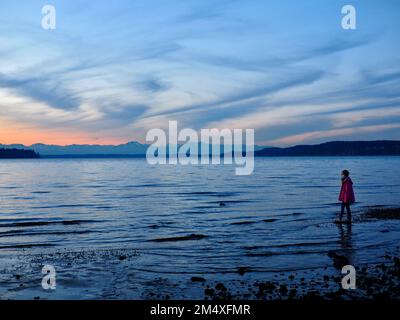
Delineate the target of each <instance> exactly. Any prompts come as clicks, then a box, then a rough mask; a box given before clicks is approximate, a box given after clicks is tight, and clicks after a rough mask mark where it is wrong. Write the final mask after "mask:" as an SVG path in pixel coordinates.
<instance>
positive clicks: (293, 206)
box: [0, 157, 400, 276]
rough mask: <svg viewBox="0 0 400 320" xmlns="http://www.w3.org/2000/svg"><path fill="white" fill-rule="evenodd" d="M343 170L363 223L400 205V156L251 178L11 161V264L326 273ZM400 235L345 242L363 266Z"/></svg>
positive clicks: (297, 161) (138, 162)
mask: <svg viewBox="0 0 400 320" xmlns="http://www.w3.org/2000/svg"><path fill="white" fill-rule="evenodd" d="M344 168H347V169H349V170H350V172H351V176H352V179H353V181H354V188H355V193H356V198H357V203H356V204H355V205H354V206H353V210H354V214H355V215H357V214H358V213H360V211H361V210H364V209H366V208H368V207H374V206H399V205H400V197H399V194H400V175H399V173H400V157H351V158H348V157H346V158H335V157H332V158H330V157H324V158H303V157H302V158H269V159H264V158H259V159H256V163H255V170H254V173H253V175H251V176H235V174H234V167H232V166H228V165H221V166H171V165H164V166H149V165H148V164H147V163H146V161H145V160H144V159H99V160H98V159H38V160H8V161H1V162H0V256H1V255H2V256H10V255H14V254H32V253H36V252H43V251H46V250H50V249H53V250H54V249H61V248H62V249H68V250H69V249H70V250H80V249H81V248H85V249H88V248H89V249H96V248H135V249H139V250H140V252H141V256H140V257H139V258H138V261H137V264H136V268H137V270H138V271H143V272H147V273H149V274H153V275H155V276H157V275H158V274H159V275H165V274H229V273H231V272H236V270H237V268H238V267H241V266H246V267H249V268H250V270H251V272H252V273H254V274H260V273H261V274H262V273H263V272H270V271H281V270H282V271H284V270H299V269H306V268H312V267H319V266H325V265H327V264H331V261H330V259H329V258H328V257H327V255H326V253H327V252H328V251H329V250H336V249H341V248H342V249H343V232H346V231H344V230H343V229H342V228H340V227H338V226H336V225H335V224H333V223H332V222H333V220H334V218H335V215H336V214H337V212H338V210H339V207H338V203H337V196H338V192H339V188H340V181H339V177H340V171H341V169H344ZM192 234H195V235H197V236H198V238H196V239H193V240H186V241H184V239H181V238H179V237H186V236H189V235H192ZM399 235H400V223H399V220H394V221H393V220H386V221H376V222H370V223H361V222H360V223H355V224H354V226H353V228H352V230H351V234H350V235H348V234H347V238H346V239H347V240H346V241H347V244H346V246H347V248H350V250H352V252H354V256H353V257H352V258H353V260H354V261H355V263H357V262H373V261H375V260H379V259H380V257H381V256H382V254H383V253H384V251H385V250H387V249H390V248H392V247H395V246H396V245H398V244H399V240H400V236H399ZM201 236H204V237H203V238H201ZM168 238H172V239H168ZM161 240H166V241H161ZM167 240H168V241H167ZM349 241H350V244H349Z"/></svg>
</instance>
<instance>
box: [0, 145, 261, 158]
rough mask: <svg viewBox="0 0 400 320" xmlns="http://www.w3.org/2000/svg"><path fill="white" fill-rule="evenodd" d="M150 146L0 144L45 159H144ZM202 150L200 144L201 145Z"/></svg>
mask: <svg viewBox="0 0 400 320" xmlns="http://www.w3.org/2000/svg"><path fill="white" fill-rule="evenodd" d="M148 146H149V145H148V144H141V143H139V142H135V141H133V142H128V143H126V144H120V145H86V144H72V145H68V146H58V145H47V144H43V143H36V144H33V145H31V146H25V145H23V144H10V145H3V144H0V148H6V149H10V148H13V149H25V150H34V151H35V152H38V153H39V154H40V155H41V157H44V158H60V157H62V158H82V157H85V158H120V157H144V156H145V155H146V150H147V148H148ZM263 148H265V147H263V146H255V147H254V149H255V150H262V149H263ZM199 150H200V144H199Z"/></svg>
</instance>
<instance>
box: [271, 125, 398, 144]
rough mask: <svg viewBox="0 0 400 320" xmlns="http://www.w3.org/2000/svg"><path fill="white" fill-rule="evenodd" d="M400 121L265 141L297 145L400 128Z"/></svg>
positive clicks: (313, 132) (307, 133) (312, 132)
mask: <svg viewBox="0 0 400 320" xmlns="http://www.w3.org/2000/svg"><path fill="white" fill-rule="evenodd" d="M399 128H400V123H388V124H382V125H376V126H362V127H349V128H341V129H330V130H321V131H311V132H306V133H302V134H297V135H292V136H287V137H283V138H280V139H276V140H270V141H265V143H266V144H267V145H295V144H299V143H302V142H305V141H311V140H315V139H326V138H328V139H333V138H338V137H348V136H351V135H353V134H356V133H357V134H360V133H371V132H381V131H385V130H391V129H399Z"/></svg>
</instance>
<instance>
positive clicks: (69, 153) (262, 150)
mask: <svg viewBox="0 0 400 320" xmlns="http://www.w3.org/2000/svg"><path fill="white" fill-rule="evenodd" d="M147 148H148V145H147V144H141V143H139V142H128V143H126V144H121V145H78V144H73V145H69V146H58V145H46V144H42V143H37V144H33V145H31V146H25V145H22V144H12V145H2V144H0V150H1V149H5V150H10V149H14V150H15V149H19V150H21V149H24V150H28V151H29V150H30V151H34V152H36V153H39V154H40V156H41V157H44V158H60V157H63V158H82V157H88V158H118V157H144V156H145V155H146V150H147ZM254 150H255V153H254V155H255V156H256V157H278V156H279V157H291V156H384V155H400V141H390V140H381V141H333V142H326V143H321V144H317V145H297V146H294V147H288V148H276V147H261V146H255V147H254ZM2 152H3V154H5V151H4V150H3V151H2ZM9 152H10V151H9ZM14 152H15V151H14ZM26 155H28V154H26ZM21 157H23V156H22V154H21Z"/></svg>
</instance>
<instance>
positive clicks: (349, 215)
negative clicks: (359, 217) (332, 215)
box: [346, 203, 351, 221]
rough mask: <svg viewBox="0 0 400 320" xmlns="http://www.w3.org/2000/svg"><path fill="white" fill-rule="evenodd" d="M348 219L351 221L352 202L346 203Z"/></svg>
mask: <svg viewBox="0 0 400 320" xmlns="http://www.w3.org/2000/svg"><path fill="white" fill-rule="evenodd" d="M346 212H347V220H348V221H351V210H350V203H346Z"/></svg>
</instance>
